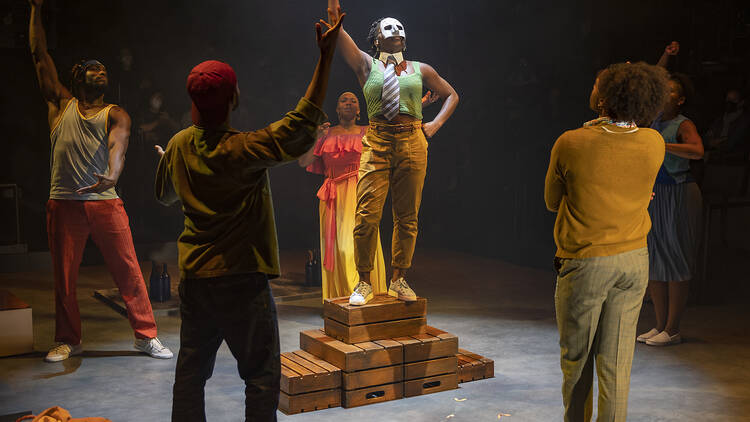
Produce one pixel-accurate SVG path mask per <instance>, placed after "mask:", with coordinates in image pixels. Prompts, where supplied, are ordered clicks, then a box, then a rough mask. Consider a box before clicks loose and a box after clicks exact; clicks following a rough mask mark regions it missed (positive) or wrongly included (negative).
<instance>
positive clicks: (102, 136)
mask: <svg viewBox="0 0 750 422" xmlns="http://www.w3.org/2000/svg"><path fill="white" fill-rule="evenodd" d="M112 107H114V104H110V105H108V106H106V107H104V108H103V109H102V110H101V111H100V112H98V113H97V114H96V115H94V116H91V117H89V118H86V117H84V116H83V115H82V114H81V112H80V111H78V100H77V99H76V98H72V99H71V100H70V101H68V105H67V106H66V107H65V110H64V111H63V113H62V116H61V117H60V120H59V121H58V122H57V125H55V127H54V128H53V129H52V131H51V132H50V139H51V141H52V151H51V154H50V162H49V165H50V175H51V180H50V190H49V197H50V199H75V200H83V201H97V200H104V199H116V198H117V192H115V189H114V188H110V189H107V190H106V191H104V192H102V193H87V194H84V195H79V194H77V193H76V190H78V189H80V188H84V187H86V186H90V185H93V184H95V183H96V182H97V178H96V176H94V173H99V174H107V172H108V171H109V148H108V147H107V138H108V136H107V134H108V131H109V127H107V122H108V121H109V110H110V109H112Z"/></svg>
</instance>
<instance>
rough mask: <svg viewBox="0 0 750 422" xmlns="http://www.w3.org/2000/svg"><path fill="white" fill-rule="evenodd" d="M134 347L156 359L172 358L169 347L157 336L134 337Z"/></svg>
mask: <svg viewBox="0 0 750 422" xmlns="http://www.w3.org/2000/svg"><path fill="white" fill-rule="evenodd" d="M134 347H135V348H136V349H138V350H140V351H141V352H143V353H145V354H147V355H149V356H151V357H152V358H157V359H172V357H173V356H174V354H173V353H172V351H171V350H169V348H168V347H167V346H165V345H163V344H161V341H159V339H158V338H156V337H154V338H138V339H135V345H134Z"/></svg>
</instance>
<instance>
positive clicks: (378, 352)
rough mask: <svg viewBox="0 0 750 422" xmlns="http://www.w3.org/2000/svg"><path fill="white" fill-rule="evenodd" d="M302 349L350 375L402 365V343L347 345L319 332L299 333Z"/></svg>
mask: <svg viewBox="0 0 750 422" xmlns="http://www.w3.org/2000/svg"><path fill="white" fill-rule="evenodd" d="M300 347H301V348H302V350H304V351H306V352H308V353H310V354H312V355H314V356H316V357H318V358H319V359H322V360H325V361H327V362H329V363H330V364H331V365H334V366H336V367H338V368H341V369H342V370H344V371H347V372H353V371H361V370H365V369H372V368H379V367H383V366H392V365H398V364H401V363H402V362H403V359H404V353H403V347H402V346H401V344H398V343H395V342H385V343H384V344H382V345H381V344H378V343H377V342H365V343H359V344H357V343H355V344H346V343H344V342H342V341H339V340H336V339H334V338H331V337H329V336H327V335H325V333H323V332H322V331H320V330H307V331H302V332H300Z"/></svg>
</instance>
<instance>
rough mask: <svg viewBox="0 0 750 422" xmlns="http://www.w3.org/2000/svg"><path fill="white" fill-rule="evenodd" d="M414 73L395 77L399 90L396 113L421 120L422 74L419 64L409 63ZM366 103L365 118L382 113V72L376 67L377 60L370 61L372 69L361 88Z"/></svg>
mask: <svg viewBox="0 0 750 422" xmlns="http://www.w3.org/2000/svg"><path fill="white" fill-rule="evenodd" d="M411 65H412V67H414V73H412V74H410V75H403V72H402V76H397V77H396V79H398V85H399V89H400V97H399V107H398V112H399V113H401V114H408V115H410V116H413V117H415V118H417V119H419V120H422V72H421V71H420V70H419V62H411ZM362 92H363V93H364V95H365V102H367V117H368V118H370V119H372V118H373V117H375V116H377V115H379V114H381V113H382V112H383V104H382V101H381V96H382V94H383V71H382V70H381V69H380V66H379V65H378V60H377V59H375V58H373V59H372V69H370V76H369V77H368V78H367V82H365V85H364V86H363V87H362Z"/></svg>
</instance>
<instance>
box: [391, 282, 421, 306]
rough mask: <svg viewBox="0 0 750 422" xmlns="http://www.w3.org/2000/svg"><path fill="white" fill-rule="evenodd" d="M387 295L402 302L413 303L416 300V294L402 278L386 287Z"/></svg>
mask: <svg viewBox="0 0 750 422" xmlns="http://www.w3.org/2000/svg"><path fill="white" fill-rule="evenodd" d="M388 294H389V295H391V296H393V297H396V298H398V299H399V300H403V301H404V302H414V301H415V300H417V294H416V293H414V290H412V289H411V287H409V285H408V284H406V280H404V278H403V277H400V278H399V279H398V280H392V281H391V285H390V286H388Z"/></svg>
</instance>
